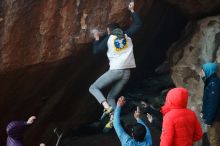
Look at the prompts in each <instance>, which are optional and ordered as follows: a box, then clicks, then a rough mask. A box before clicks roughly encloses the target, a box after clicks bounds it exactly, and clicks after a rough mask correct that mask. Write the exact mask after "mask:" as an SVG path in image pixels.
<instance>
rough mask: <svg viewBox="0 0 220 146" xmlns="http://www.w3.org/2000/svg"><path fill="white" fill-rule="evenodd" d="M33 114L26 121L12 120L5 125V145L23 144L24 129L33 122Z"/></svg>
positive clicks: (16, 145) (21, 145)
mask: <svg viewBox="0 0 220 146" xmlns="http://www.w3.org/2000/svg"><path fill="white" fill-rule="evenodd" d="M35 119H36V117H35V116H31V117H30V118H29V119H28V120H27V121H12V122H10V123H9V124H8V125H7V128H6V132H7V135H8V137H7V146H23V134H24V131H25V129H26V128H27V127H28V126H29V125H31V124H33V123H34V120H35Z"/></svg>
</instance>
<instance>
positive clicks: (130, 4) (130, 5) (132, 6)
mask: <svg viewBox="0 0 220 146" xmlns="http://www.w3.org/2000/svg"><path fill="white" fill-rule="evenodd" d="M128 9H129V10H130V11H131V12H132V13H133V12H134V2H130V3H129V5H128Z"/></svg>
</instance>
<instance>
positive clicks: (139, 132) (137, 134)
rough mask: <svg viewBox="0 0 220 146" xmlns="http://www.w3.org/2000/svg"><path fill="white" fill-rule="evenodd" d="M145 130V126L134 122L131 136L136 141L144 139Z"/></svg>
mask: <svg viewBox="0 0 220 146" xmlns="http://www.w3.org/2000/svg"><path fill="white" fill-rule="evenodd" d="M146 132H147V131H146V128H145V126H144V125H142V124H140V123H136V124H134V125H133V127H132V135H133V138H134V140H136V141H138V142H142V141H143V140H144V138H145V135H146Z"/></svg>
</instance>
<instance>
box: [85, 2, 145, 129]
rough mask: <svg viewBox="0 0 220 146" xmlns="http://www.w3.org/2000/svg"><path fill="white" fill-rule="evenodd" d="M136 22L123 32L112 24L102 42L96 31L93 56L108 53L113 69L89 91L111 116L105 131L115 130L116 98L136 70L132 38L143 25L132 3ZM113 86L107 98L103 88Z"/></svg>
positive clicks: (130, 6) (117, 25) (131, 9)
mask: <svg viewBox="0 0 220 146" xmlns="http://www.w3.org/2000/svg"><path fill="white" fill-rule="evenodd" d="M129 10H130V12H131V16H132V19H133V23H132V25H131V26H130V27H129V28H128V29H127V30H126V31H123V30H122V29H121V28H120V26H119V24H117V23H111V24H109V25H108V26H107V32H108V35H106V36H105V37H104V39H100V37H99V33H98V31H96V32H94V38H95V42H94V44H93V53H94V54H98V53H107V57H108V60H109V70H108V71H106V72H105V73H104V74H103V75H102V76H100V77H99V78H98V79H97V80H96V81H95V82H94V83H93V84H92V85H91V86H90V88H89V92H90V93H91V94H92V95H93V96H94V97H95V98H96V99H97V101H98V102H99V103H100V104H101V105H102V106H103V107H104V113H105V114H106V115H110V120H109V121H108V123H107V124H106V125H105V128H104V129H103V131H104V132H108V131H109V130H111V129H112V126H113V125H112V123H113V112H114V109H115V107H116V102H115V100H116V98H118V94H119V93H120V92H121V90H122V89H123V87H124V86H125V84H126V83H127V82H128V80H129V78H130V70H131V69H133V68H135V67H136V64H135V57H134V53H133V43H132V37H133V36H134V34H135V33H136V32H137V31H138V30H139V29H140V27H141V25H142V22H141V20H140V17H139V15H138V14H137V13H136V12H135V11H134V2H131V3H130V4H129ZM110 85H111V89H110V91H109V92H108V95H107V97H105V96H104V95H103V93H102V91H101V90H102V89H103V88H106V87H108V86H110Z"/></svg>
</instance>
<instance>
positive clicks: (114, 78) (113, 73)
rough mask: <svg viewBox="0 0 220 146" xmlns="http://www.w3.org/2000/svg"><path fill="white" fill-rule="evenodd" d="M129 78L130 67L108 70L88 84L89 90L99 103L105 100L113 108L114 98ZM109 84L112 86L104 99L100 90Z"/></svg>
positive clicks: (114, 104) (114, 106) (114, 105)
mask: <svg viewBox="0 0 220 146" xmlns="http://www.w3.org/2000/svg"><path fill="white" fill-rule="evenodd" d="M129 78H130V69H114V70H108V71H107V72H106V73H104V74H103V75H102V76H101V77H99V78H98V79H97V80H96V81H95V82H94V83H93V84H92V85H91V86H90V88H89V92H90V93H91V94H92V95H93V96H95V98H96V99H97V100H98V102H99V103H100V104H101V103H102V102H104V101H107V102H108V104H109V105H110V106H112V108H113V109H115V108H116V102H115V99H116V98H117V96H118V94H119V93H120V91H121V90H122V88H123V87H124V85H125V84H126V83H127V82H128V80H129ZM109 85H112V88H111V90H110V91H109V93H108V95H107V99H106V98H105V96H104V95H103V93H102V92H101V90H102V89H103V88H105V87H107V86H109Z"/></svg>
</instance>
